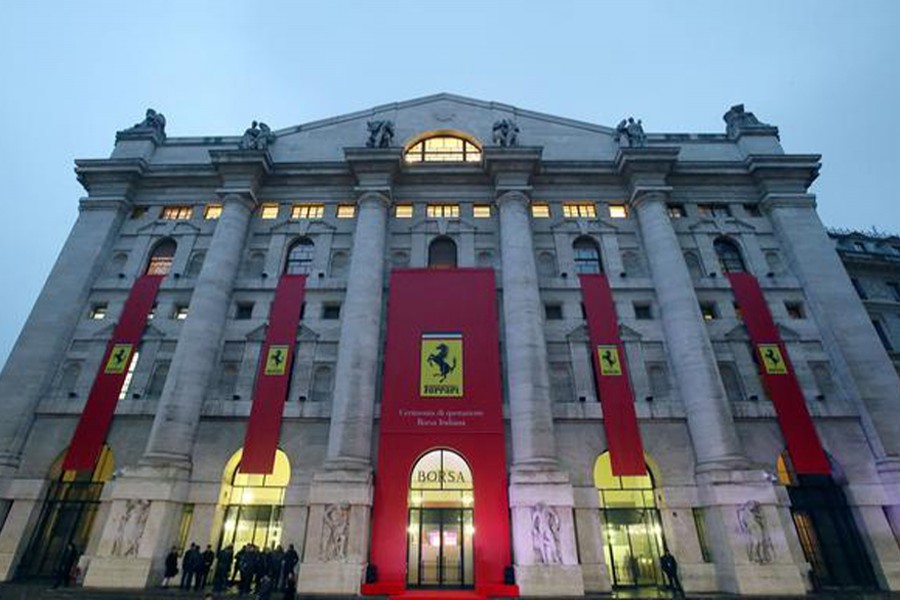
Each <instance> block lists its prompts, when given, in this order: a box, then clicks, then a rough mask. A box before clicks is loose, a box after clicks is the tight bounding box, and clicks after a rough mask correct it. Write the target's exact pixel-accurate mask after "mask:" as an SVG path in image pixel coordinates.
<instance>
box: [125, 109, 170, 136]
mask: <svg viewBox="0 0 900 600" xmlns="http://www.w3.org/2000/svg"><path fill="white" fill-rule="evenodd" d="M125 131H128V132H139V131H155V132H156V133H158V134H160V135H161V136H163V137H165V136H166V117H165V116H163V114H162V113H158V112H156V111H155V110H153V109H152V108H148V109H147V115H146V116H145V117H144V120H143V121H141V122H140V123H135V124H134V125H133V126H132V127H129V128H128V129H126V130H125Z"/></svg>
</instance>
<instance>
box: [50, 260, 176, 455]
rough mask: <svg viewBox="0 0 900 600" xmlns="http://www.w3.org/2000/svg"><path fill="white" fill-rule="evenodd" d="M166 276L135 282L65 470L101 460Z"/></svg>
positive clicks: (69, 452)
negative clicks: (133, 362) (132, 366)
mask: <svg viewBox="0 0 900 600" xmlns="http://www.w3.org/2000/svg"><path fill="white" fill-rule="evenodd" d="M162 279H163V278H162V276H161V275H144V276H143V277H139V278H138V279H137V281H135V282H134V286H132V288H131V292H130V293H129V294H128V299H127V300H126V301H125V306H124V308H123V309H122V315H121V316H120V317H119V322H118V323H116V327H115V329H114V330H113V335H112V338H111V339H110V340H109V342H108V343H107V345H106V352H104V353H103V361H102V362H101V363H100V369H99V370H98V371H97V376H96V377H95V378H94V384H93V385H92V386H91V392H90V394H89V395H88V399H87V403H86V404H85V406H84V411H82V413H81V419H79V420H78V426H77V427H76V428H75V433H74V434H73V435H72V441H71V442H70V443H69V449H68V451H67V452H66V458H65V459H64V460H63V469H64V470H66V471H68V470H76V471H90V470H92V469H93V468H94V465H95V464H96V463H97V457H98V456H99V455H100V450H101V449H102V448H103V442H104V441H106V434H107V433H108V431H109V425H110V423H111V422H112V418H113V413H115V411H116V404H118V402H119V393H120V392H121V391H122V384H123V383H125V376H126V375H127V374H128V367H129V365H130V364H131V360H132V358H133V357H134V354H135V352H137V350H138V344H140V342H141V336H143V335H144V328H145V327H146V326H147V316H148V315H149V314H150V311H151V310H152V309H153V302H154V301H155V300H156V293H157V292H158V291H159V284H160V283H161V282H162Z"/></svg>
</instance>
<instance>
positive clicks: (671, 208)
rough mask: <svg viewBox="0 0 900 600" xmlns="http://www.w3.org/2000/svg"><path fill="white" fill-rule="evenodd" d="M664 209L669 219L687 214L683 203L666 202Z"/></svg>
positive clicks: (679, 217) (680, 217) (683, 216)
mask: <svg viewBox="0 0 900 600" xmlns="http://www.w3.org/2000/svg"><path fill="white" fill-rule="evenodd" d="M666 211H667V212H668V213H669V218H670V219H683V218H685V217H686V216H687V211H685V210H684V204H667V205H666Z"/></svg>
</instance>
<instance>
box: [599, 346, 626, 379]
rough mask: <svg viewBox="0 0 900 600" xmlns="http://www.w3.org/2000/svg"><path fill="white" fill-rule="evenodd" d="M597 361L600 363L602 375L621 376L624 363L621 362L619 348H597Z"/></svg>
mask: <svg viewBox="0 0 900 600" xmlns="http://www.w3.org/2000/svg"><path fill="white" fill-rule="evenodd" d="M597 360H598V361H599V362H600V374H601V375H621V374H622V363H621V362H619V348H618V346H614V345H599V346H597Z"/></svg>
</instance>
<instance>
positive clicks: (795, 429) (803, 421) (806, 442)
mask: <svg viewBox="0 0 900 600" xmlns="http://www.w3.org/2000/svg"><path fill="white" fill-rule="evenodd" d="M728 280H729V281H730V282H731V287H732V289H733V290H734V296H735V298H736V299H737V302H738V305H739V306H740V308H741V314H742V315H743V318H744V324H745V325H746V326H747V332H748V334H749V335H750V340H751V342H752V343H753V351H754V353H755V358H756V362H757V365H758V366H759V372H760V374H761V376H762V381H763V386H764V387H765V389H766V393H768V394H769V397H770V398H771V399H772V404H774V405H775V413H776V415H777V417H778V424H779V425H780V426H781V434H782V435H783V436H784V441H785V444H786V445H787V449H788V453H789V454H790V457H791V462H792V463H793V465H794V470H795V472H796V473H797V474H799V475H830V474H831V468H830V466H829V464H828V457H827V456H826V454H825V451H824V450H823V449H822V444H821V442H820V441H819V436H818V434H817V433H816V427H815V425H814V424H813V421H812V418H811V417H810V416H809V410H808V409H807V407H806V400H805V399H804V398H803V390H802V389H801V388H800V384H799V383H798V382H797V377H796V376H795V375H794V369H793V367H792V366H791V361H790V358H789V357H788V353H787V349H786V348H785V346H784V343H783V342H782V341H781V336H780V335H779V334H778V328H777V327H776V326H775V321H773V320H772V313H771V312H769V305H768V304H766V299H765V297H764V296H763V293H762V289H760V287H759V282H758V281H757V280H756V277H754V276H753V275H751V274H749V273H728Z"/></svg>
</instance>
